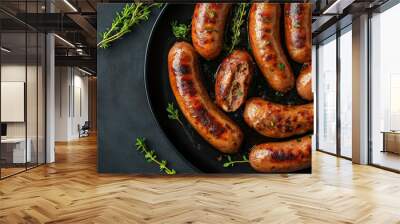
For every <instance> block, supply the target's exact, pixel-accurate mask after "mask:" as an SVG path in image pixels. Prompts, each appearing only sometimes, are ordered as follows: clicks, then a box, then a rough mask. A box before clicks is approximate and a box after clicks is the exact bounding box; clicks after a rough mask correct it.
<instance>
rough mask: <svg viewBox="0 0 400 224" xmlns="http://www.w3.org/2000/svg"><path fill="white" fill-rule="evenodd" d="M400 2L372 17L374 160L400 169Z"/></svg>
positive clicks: (371, 113)
mask: <svg viewBox="0 0 400 224" xmlns="http://www.w3.org/2000/svg"><path fill="white" fill-rule="evenodd" d="M398 21H400V5H396V6H394V7H392V8H390V9H388V10H386V11H384V12H382V13H380V14H375V15H373V17H372V18H371V29H372V30H371V31H372V32H371V35H372V36H371V60H372V61H371V68H372V70H371V79H370V81H371V83H370V85H371V97H370V104H371V106H370V108H371V111H370V119H371V122H372V123H371V125H370V128H371V130H370V133H371V141H372V146H371V147H372V148H371V155H370V156H371V162H372V163H373V164H375V165H379V166H384V167H387V168H391V169H395V170H400V155H399V153H400V147H399V144H400V134H399V133H398V131H399V130H400V101H399V97H398V96H399V95H400V63H399V57H398V52H400V45H399V44H398V40H399V39H400V31H399V29H394V27H398Z"/></svg>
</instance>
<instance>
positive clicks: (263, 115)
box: [243, 97, 314, 138]
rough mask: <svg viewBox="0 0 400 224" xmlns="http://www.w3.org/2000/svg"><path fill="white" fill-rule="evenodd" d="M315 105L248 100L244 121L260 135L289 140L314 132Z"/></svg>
mask: <svg viewBox="0 0 400 224" xmlns="http://www.w3.org/2000/svg"><path fill="white" fill-rule="evenodd" d="M313 113H314V109H313V104H312V103H309V104H305V105H297V106H289V105H281V104H276V103H272V102H269V101H266V100H263V99H262V98H258V97H255V98H251V99H249V100H247V102H246V106H245V109H244V114H243V117H244V120H245V122H246V123H247V124H248V125H249V126H250V127H252V128H254V129H255V130H256V131H257V132H258V133H260V134H262V135H264V136H267V137H271V138H287V137H291V136H294V135H301V134H305V133H306V132H309V131H311V130H313V122H314V119H313Z"/></svg>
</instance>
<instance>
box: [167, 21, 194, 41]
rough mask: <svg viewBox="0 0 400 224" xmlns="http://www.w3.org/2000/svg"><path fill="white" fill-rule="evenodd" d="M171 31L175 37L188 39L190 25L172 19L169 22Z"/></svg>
mask: <svg viewBox="0 0 400 224" xmlns="http://www.w3.org/2000/svg"><path fill="white" fill-rule="evenodd" d="M171 27H172V33H173V34H174V36H175V37H176V38H177V39H183V40H189V35H188V34H189V31H190V25H186V24H184V23H180V24H178V21H176V20H175V21H172V23H171Z"/></svg>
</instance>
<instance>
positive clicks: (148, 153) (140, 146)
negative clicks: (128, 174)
mask: <svg viewBox="0 0 400 224" xmlns="http://www.w3.org/2000/svg"><path fill="white" fill-rule="evenodd" d="M136 149H137V150H138V151H140V152H142V153H144V158H145V159H146V160H147V162H149V163H151V162H154V163H156V164H158V166H159V167H160V171H163V172H165V173H166V174H168V175H173V174H176V171H175V170H174V169H170V168H168V167H167V161H166V160H161V161H159V160H158V159H157V155H156V153H155V151H154V150H150V149H149V147H148V146H147V145H146V139H145V138H142V137H139V138H136Z"/></svg>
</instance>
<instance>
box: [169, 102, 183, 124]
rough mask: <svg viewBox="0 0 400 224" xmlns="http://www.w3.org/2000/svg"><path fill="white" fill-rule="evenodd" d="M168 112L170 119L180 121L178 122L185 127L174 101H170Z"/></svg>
mask: <svg viewBox="0 0 400 224" xmlns="http://www.w3.org/2000/svg"><path fill="white" fill-rule="evenodd" d="M167 112H168V118H169V119H171V120H176V121H178V123H179V124H180V125H181V126H182V127H183V122H182V121H181V119H180V117H179V110H178V109H175V107H174V104H173V103H168V107H167Z"/></svg>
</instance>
